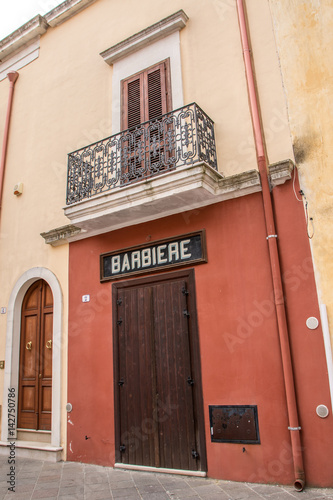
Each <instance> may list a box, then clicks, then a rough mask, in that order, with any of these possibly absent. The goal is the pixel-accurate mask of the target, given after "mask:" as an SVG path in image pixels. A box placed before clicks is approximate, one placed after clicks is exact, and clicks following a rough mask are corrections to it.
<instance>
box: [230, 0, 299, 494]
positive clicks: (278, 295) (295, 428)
mask: <svg viewBox="0 0 333 500" xmlns="http://www.w3.org/2000/svg"><path fill="white" fill-rule="evenodd" d="M236 1H237V11H238V20H239V27H240V34H241V41H242V48H243V55H244V63H245V72H246V80H247V86H248V92H249V102H250V109H251V116H252V123H253V130H254V138H255V146H256V154H257V161H258V168H259V175H260V179H261V186H262V198H263V206H264V214H265V222H266V231H267V241H268V250H269V256H270V264H271V273H272V281H273V290H274V300H275V309H276V316H277V323H278V332H279V339H280V347H281V358H282V366H283V376H284V385H285V391H286V400H287V408H288V418H289V427H288V429H289V431H290V439H291V446H292V456H293V464H294V476H295V481H294V487H295V489H296V490H297V491H302V490H303V488H304V485H305V475H304V467H303V456H302V448H301V437H300V430H301V427H300V425H299V420H298V411H297V402H296V391H295V382H294V374H293V367H292V360H291V349H290V342H289V333H288V326H287V317H286V310H285V305H284V298H283V287H282V278H281V269H280V262H279V253H278V246H277V235H276V230H275V221H274V214H273V206H272V199H271V193H270V187H269V182H268V172H267V161H266V154H265V148H264V137H263V131H262V126H261V121H260V114H259V105H258V99H257V93H256V86H255V81H254V73H253V67H252V61H251V54H250V48H249V39H248V32H247V24H246V17H245V6H244V3H243V0H236Z"/></svg>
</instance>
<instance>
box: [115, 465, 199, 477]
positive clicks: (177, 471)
mask: <svg viewBox="0 0 333 500" xmlns="http://www.w3.org/2000/svg"><path fill="white" fill-rule="evenodd" d="M114 468H115V469H126V470H135V471H141V472H157V473H162V474H178V475H181V476H197V477H206V476H207V472H205V471H200V470H182V469H165V468H162V467H148V466H145V465H131V464H121V463H116V464H114Z"/></svg>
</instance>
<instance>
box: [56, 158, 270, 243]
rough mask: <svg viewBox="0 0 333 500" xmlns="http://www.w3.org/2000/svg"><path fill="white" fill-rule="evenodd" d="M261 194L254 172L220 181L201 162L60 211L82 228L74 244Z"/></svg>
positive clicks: (73, 239)
mask: <svg viewBox="0 0 333 500" xmlns="http://www.w3.org/2000/svg"><path fill="white" fill-rule="evenodd" d="M258 191H261V184H260V178H259V173H258V171H257V170H252V171H249V172H243V173H241V174H238V175H233V176H232V177H226V178H224V177H223V176H222V174H221V173H219V172H217V171H216V170H214V169H213V168H211V167H210V166H208V165H207V164H206V163H199V164H196V165H194V166H190V167H188V166H185V167H180V168H179V169H177V170H175V171H173V172H168V173H166V174H162V175H159V176H156V177H155V178H153V179H149V180H148V179H147V180H143V181H141V182H136V183H134V184H131V185H129V186H126V187H119V188H117V189H114V190H113V191H112V192H110V191H108V192H106V193H104V194H100V195H97V196H94V197H93V198H90V199H88V200H85V201H81V202H77V203H75V204H73V205H71V206H68V207H65V208H64V210H65V215H66V216H67V217H68V218H69V219H70V220H71V222H72V223H73V224H74V225H75V226H76V227H80V228H81V229H82V232H81V233H78V234H76V235H73V236H72V237H69V238H68V240H69V241H76V240H80V239H83V238H88V237H90V236H95V235H97V234H103V233H106V232H109V231H114V230H116V229H120V228H123V227H128V226H132V225H133V224H141V223H143V222H147V221H151V220H156V219H159V218H161V217H167V216H170V215H173V214H177V213H182V212H185V211H188V210H194V209H197V208H200V207H204V206H208V205H211V204H213V203H219V202H221V201H224V200H229V199H232V198H236V197H239V196H245V195H247V194H251V193H255V192H258Z"/></svg>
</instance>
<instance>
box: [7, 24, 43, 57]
mask: <svg viewBox="0 0 333 500" xmlns="http://www.w3.org/2000/svg"><path fill="white" fill-rule="evenodd" d="M47 29H48V24H47V22H46V20H45V18H44V17H42V16H40V15H37V16H35V17H34V18H32V19H31V20H30V21H28V22H27V23H25V24H24V25H23V26H21V28H18V29H17V30H16V31H14V32H13V33H11V34H10V35H8V36H7V37H6V38H4V39H3V40H1V41H0V60H1V61H2V62H3V60H4V59H6V58H7V57H9V56H10V55H14V53H15V52H16V51H18V50H20V49H21V48H22V47H24V46H26V45H28V44H29V43H30V42H32V41H35V40H36V39H37V38H39V37H40V36H41V35H43V34H44V33H45V32H46V31H47Z"/></svg>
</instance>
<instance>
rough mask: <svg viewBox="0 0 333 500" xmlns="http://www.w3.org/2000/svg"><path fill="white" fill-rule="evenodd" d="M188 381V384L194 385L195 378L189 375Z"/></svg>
mask: <svg viewBox="0 0 333 500" xmlns="http://www.w3.org/2000/svg"><path fill="white" fill-rule="evenodd" d="M187 383H188V385H194V380H193V378H191V377H187Z"/></svg>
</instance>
